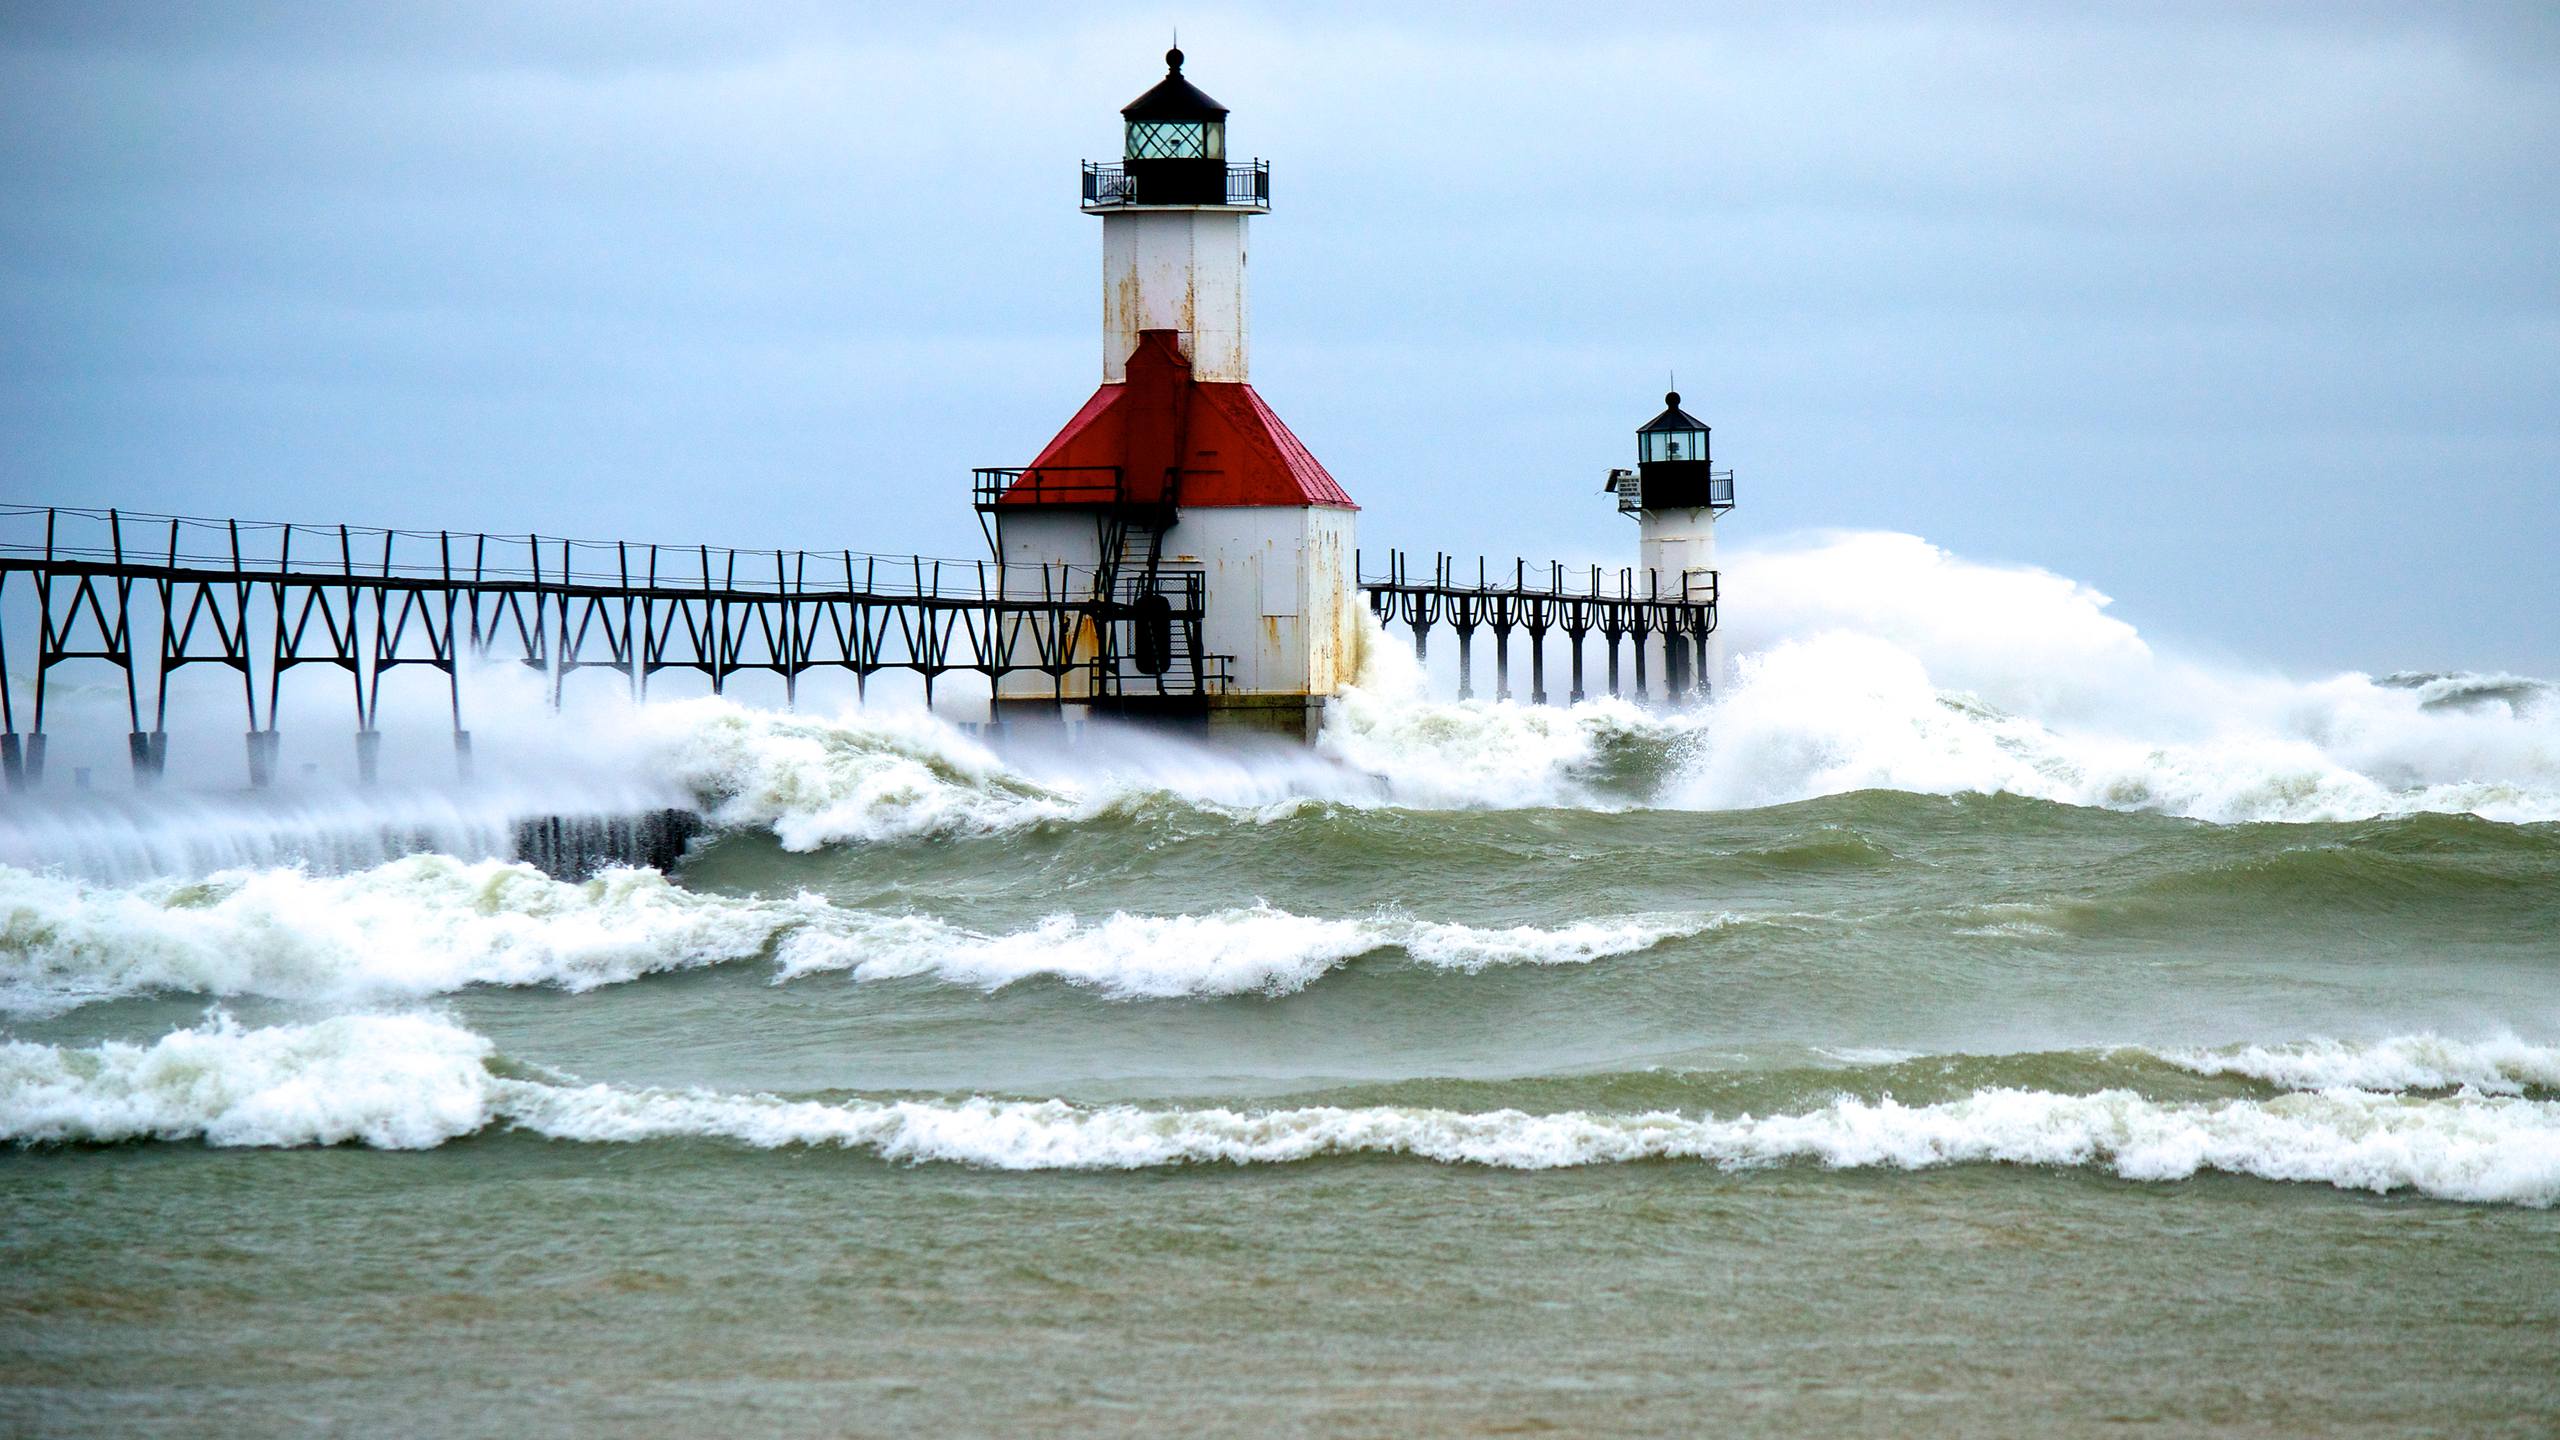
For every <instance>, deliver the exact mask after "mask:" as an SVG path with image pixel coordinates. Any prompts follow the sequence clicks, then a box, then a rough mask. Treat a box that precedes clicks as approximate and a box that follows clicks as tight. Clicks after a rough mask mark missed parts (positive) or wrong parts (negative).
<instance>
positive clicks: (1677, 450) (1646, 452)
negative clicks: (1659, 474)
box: [1636, 430, 1707, 461]
mask: <svg viewBox="0 0 2560 1440" xmlns="http://www.w3.org/2000/svg"><path fill="white" fill-rule="evenodd" d="M1636 441H1637V446H1636V458H1637V459H1638V460H1647V461H1650V460H1704V459H1706V458H1707V432H1706V431H1704V430H1648V431H1646V432H1645V433H1644V434H1642V435H1639V436H1637V437H1636Z"/></svg>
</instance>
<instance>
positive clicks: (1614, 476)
mask: <svg viewBox="0 0 2560 1440" xmlns="http://www.w3.org/2000/svg"><path fill="white" fill-rule="evenodd" d="M1609 488H1610V489H1611V490H1612V491H1614V492H1616V494H1617V497H1618V513H1619V514H1621V515H1635V514H1639V513H1641V512H1642V511H1643V510H1644V508H1645V504H1644V480H1643V477H1641V476H1639V475H1638V474H1637V473H1636V472H1635V471H1633V470H1612V471H1610V472H1609ZM1706 508H1707V509H1710V510H1716V511H1725V510H1730V509H1732V508H1733V472H1732V471H1730V470H1714V471H1710V472H1708V474H1707V503H1706Z"/></svg>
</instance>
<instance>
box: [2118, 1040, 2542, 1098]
mask: <svg viewBox="0 0 2560 1440" xmlns="http://www.w3.org/2000/svg"><path fill="white" fill-rule="evenodd" d="M2150 1053H2151V1054H2153V1055H2156V1056H2158V1057H2159V1058H2160V1059H2162V1060H2166V1061H2168V1062H2169V1063H2170V1064H2172V1065H2175V1066H2178V1067H2179V1068H2180V1069H2183V1070H2190V1071H2193V1072H2194V1073H2196V1074H2198V1075H2238V1076H2244V1077H2246V1078H2248V1079H2252V1080H2263V1081H2265V1082H2267V1083H2268V1084H2271V1085H2280V1086H2283V1087H2285V1088H2287V1089H2292V1090H2329V1089H2353V1090H2372V1091H2390V1092H2396V1091H2407V1090H2454V1089H2463V1088H2468V1089H2471V1090H2476V1091H2479V1092H2481V1093H2483V1094H2489V1095H2521V1094H2523V1093H2525V1092H2526V1091H2528V1090H2555V1091H2560V1047H2553V1046H2548V1045H2534V1044H2529V1043H2527V1042H2525V1041H2523V1040H2519V1039H2517V1038H2516V1037H2515V1036H2513V1035H2505V1036H2500V1037H2497V1038H2495V1039H2489V1040H2453V1039H2447V1038H2446V1037H2444V1036H2441V1035H2395V1036H2392V1037H2390V1038H2388V1039H2384V1040H2377V1041H2372V1042H2369V1043H2364V1044H2352V1043H2348V1042H2344V1041H2338V1040H2307V1041H2303V1042H2301V1043H2299V1044H2293V1045H2244V1046H2239V1047H2236V1048H2233V1049H2228V1050H2154V1051H2151V1052H2150Z"/></svg>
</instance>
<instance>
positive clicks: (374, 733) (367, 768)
mask: <svg viewBox="0 0 2560 1440" xmlns="http://www.w3.org/2000/svg"><path fill="white" fill-rule="evenodd" d="M381 781H382V732H381V731H379V730H359V731H357V732H356V783H357V784H359V785H376V784H380V783H381Z"/></svg>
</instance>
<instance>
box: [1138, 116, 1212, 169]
mask: <svg viewBox="0 0 2560 1440" xmlns="http://www.w3.org/2000/svg"><path fill="white" fill-rule="evenodd" d="M1226 153H1227V127H1226V126H1224V125H1221V124H1217V123H1215V122H1211V123H1206V124H1204V123H1202V122H1201V121H1198V120H1132V121H1130V122H1129V145H1128V156H1127V158H1129V159H1131V160H1204V159H1205V160H1221V159H1224V158H1226Z"/></svg>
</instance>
